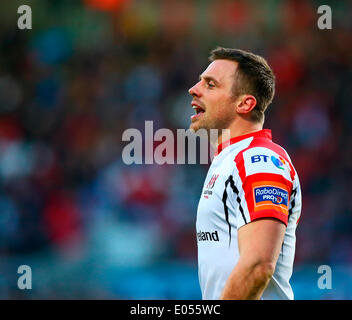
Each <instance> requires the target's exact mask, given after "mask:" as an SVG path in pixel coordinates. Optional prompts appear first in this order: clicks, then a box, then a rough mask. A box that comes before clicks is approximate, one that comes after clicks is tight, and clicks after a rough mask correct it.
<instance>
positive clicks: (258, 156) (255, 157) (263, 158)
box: [251, 154, 269, 163]
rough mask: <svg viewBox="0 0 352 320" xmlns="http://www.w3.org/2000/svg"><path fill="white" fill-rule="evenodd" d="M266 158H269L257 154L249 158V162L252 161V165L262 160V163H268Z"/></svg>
mask: <svg viewBox="0 0 352 320" xmlns="http://www.w3.org/2000/svg"><path fill="white" fill-rule="evenodd" d="M268 158H269V156H266V155H264V154H257V155H255V156H252V157H251V161H252V163H255V162H260V161H262V160H264V162H268Z"/></svg>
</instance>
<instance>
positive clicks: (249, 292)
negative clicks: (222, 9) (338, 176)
mask: <svg viewBox="0 0 352 320" xmlns="http://www.w3.org/2000/svg"><path fill="white" fill-rule="evenodd" d="M209 60H210V64H209V66H208V67H207V68H206V70H205V71H204V72H203V73H202V74H201V75H200V77H199V81H198V82H197V83H196V84H195V85H194V86H193V87H192V88H191V89H189V93H190V95H191V96H192V97H193V100H192V107H193V109H195V112H196V113H195V115H193V116H192V117H191V124H190V129H193V130H194V131H195V132H197V130H199V129H201V128H203V129H206V130H209V129H218V130H219V132H220V134H219V136H218V141H217V152H216V155H215V156H214V159H213V161H212V163H211V166H210V168H209V171H208V174H207V176H206V179H205V182H204V186H203V190H202V195H201V198H200V201H199V204H198V210H197V222H196V229H197V245H198V273H199V282H200V287H201V291H202V297H203V299H231V300H232V299H293V298H294V295H293V291H292V288H291V285H290V282H289V280H290V277H291V275H292V269H293V262H294V253H295V243H296V236H295V232H296V226H297V223H298V220H299V217H300V214H301V189H300V184H299V180H298V176H297V172H296V170H295V169H294V167H293V165H292V162H291V160H290V157H289V155H288V154H287V152H286V151H285V150H284V149H283V148H282V147H280V146H279V145H277V144H275V143H274V142H273V141H272V135H271V130H269V129H263V123H264V112H265V111H266V109H267V107H268V105H269V104H270V103H271V102H272V99H273V97H274V93H275V76H274V74H273V71H272V70H271V68H270V67H269V65H268V64H267V62H266V61H265V59H264V58H262V57H261V56H258V55H255V54H253V53H250V52H246V51H243V50H239V49H228V48H221V47H218V48H216V49H214V50H213V51H212V52H211V53H210V57H209ZM222 129H228V130H229V131H228V132H230V136H229V138H230V139H229V140H226V141H224V142H222V137H221V130H222Z"/></svg>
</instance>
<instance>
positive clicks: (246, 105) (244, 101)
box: [236, 94, 257, 115]
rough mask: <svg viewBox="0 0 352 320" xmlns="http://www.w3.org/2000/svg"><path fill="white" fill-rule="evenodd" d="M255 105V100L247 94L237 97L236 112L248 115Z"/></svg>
mask: <svg viewBox="0 0 352 320" xmlns="http://www.w3.org/2000/svg"><path fill="white" fill-rule="evenodd" d="M256 105H257V99H256V98H255V97H254V96H252V95H249V94H244V95H242V96H240V97H239V99H238V100H237V104H236V111H237V113H239V114H243V115H244V114H248V113H250V112H251V111H252V110H253V109H254V107H255V106H256Z"/></svg>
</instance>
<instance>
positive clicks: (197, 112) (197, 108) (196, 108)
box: [191, 103, 205, 120]
mask: <svg viewBox="0 0 352 320" xmlns="http://www.w3.org/2000/svg"><path fill="white" fill-rule="evenodd" d="M192 108H193V110H194V111H195V114H194V115H193V116H192V117H191V119H192V120H193V119H195V118H198V117H200V116H201V115H202V114H203V113H204V112H205V110H204V109H203V108H201V107H200V106H199V105H197V104H195V103H192Z"/></svg>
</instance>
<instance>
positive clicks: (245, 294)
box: [220, 218, 286, 300]
mask: <svg viewBox="0 0 352 320" xmlns="http://www.w3.org/2000/svg"><path fill="white" fill-rule="evenodd" d="M285 230H286V226H285V224H284V223H282V222H281V221H279V220H277V219H274V218H263V219H258V220H254V221H253V222H251V223H248V224H246V225H244V226H242V227H241V228H240V229H239V230H238V247H239V252H240V258H239V261H238V263H237V264H236V266H235V268H234V269H233V270H232V272H231V274H230V276H229V278H228V280H227V282H226V284H225V287H224V290H223V293H222V295H221V298H220V299H224V300H250V299H251V300H252V299H253V300H254V299H260V297H261V296H262V294H263V291H264V290H265V288H266V287H267V285H268V283H269V281H270V278H271V276H272V275H273V273H274V271H275V266H276V261H277V259H278V257H279V254H280V249H281V245H282V242H283V239H284V235H285Z"/></svg>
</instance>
